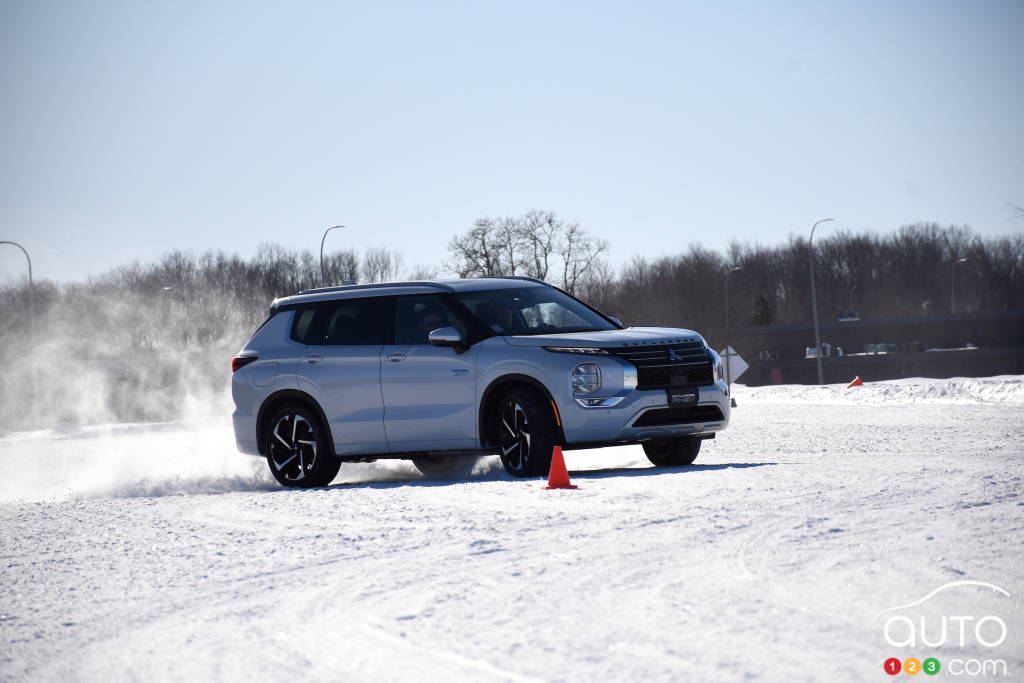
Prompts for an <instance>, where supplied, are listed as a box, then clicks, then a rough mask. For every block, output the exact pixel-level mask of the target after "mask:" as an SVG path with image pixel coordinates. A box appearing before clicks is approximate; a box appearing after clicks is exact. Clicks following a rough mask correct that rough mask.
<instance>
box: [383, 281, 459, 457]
mask: <svg viewBox="0 0 1024 683" xmlns="http://www.w3.org/2000/svg"><path fill="white" fill-rule="evenodd" d="M441 327H454V328H456V329H457V330H459V331H460V332H461V333H462V335H463V338H466V335H467V327H466V324H465V322H464V321H463V320H462V319H461V318H460V317H459V315H458V314H457V313H456V311H455V309H454V308H453V307H451V306H450V305H449V304H448V302H447V301H445V299H444V297H442V296H440V295H437V294H422V295H421V294H417V295H410V296H399V297H396V298H395V299H394V326H393V330H394V339H393V340H392V341H393V343H392V344H388V345H385V346H384V348H383V350H382V351H381V392H382V394H383V396H384V430H385V432H386V433H387V438H388V446H389V448H390V450H391V452H392V453H402V452H407V451H424V450H460V449H467V448H475V447H476V446H477V415H476V355H477V348H475V347H470V348H469V349H467V350H466V351H465V352H464V353H461V354H460V353H456V351H455V349H453V348H450V347H441V346H431V344H430V342H429V341H428V340H427V335H428V334H429V333H430V332H431V331H432V330H436V329H438V328H441Z"/></svg>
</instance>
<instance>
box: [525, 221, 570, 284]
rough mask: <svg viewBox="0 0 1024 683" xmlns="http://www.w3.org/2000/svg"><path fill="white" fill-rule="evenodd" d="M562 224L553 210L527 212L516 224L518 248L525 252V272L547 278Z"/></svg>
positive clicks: (532, 275) (543, 278)
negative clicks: (519, 244)
mask: <svg viewBox="0 0 1024 683" xmlns="http://www.w3.org/2000/svg"><path fill="white" fill-rule="evenodd" d="M563 227H564V224H563V223H562V221H561V219H559V218H558V215H557V214H555V212H553V211H538V210H536V209H534V210H532V211H529V212H527V214H526V215H525V216H523V217H522V218H521V219H520V221H519V225H518V230H519V240H520V243H521V246H520V249H521V250H522V251H523V252H525V254H524V257H525V258H524V261H525V263H524V265H525V268H526V274H527V275H529V276H530V277H535V278H538V279H540V280H547V278H548V272H549V271H550V269H551V257H552V255H553V254H554V253H555V249H556V247H557V241H558V235H559V234H560V233H561V231H562V229H563Z"/></svg>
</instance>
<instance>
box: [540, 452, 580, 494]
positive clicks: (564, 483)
mask: <svg viewBox="0 0 1024 683" xmlns="http://www.w3.org/2000/svg"><path fill="white" fill-rule="evenodd" d="M578 488H579V486H573V485H572V484H570V483H569V470H567V469H565V458H564V457H562V447H561V446H555V450H553V451H552V452H551V472H549V473H548V485H547V486H545V487H544V490H545V491H550V490H551V489H578Z"/></svg>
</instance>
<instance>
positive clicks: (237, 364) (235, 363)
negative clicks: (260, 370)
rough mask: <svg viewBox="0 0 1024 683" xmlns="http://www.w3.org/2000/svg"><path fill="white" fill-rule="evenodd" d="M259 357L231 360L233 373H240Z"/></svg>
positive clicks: (243, 357)
mask: <svg viewBox="0 0 1024 683" xmlns="http://www.w3.org/2000/svg"><path fill="white" fill-rule="evenodd" d="M258 357H259V356H235V357H234V358H232V359H231V372H238V371H239V370H241V369H242V368H244V367H245V366H246V365H248V364H249V363H251V362H253V361H254V360H256V359H257V358H258Z"/></svg>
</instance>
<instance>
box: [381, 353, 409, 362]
mask: <svg viewBox="0 0 1024 683" xmlns="http://www.w3.org/2000/svg"><path fill="white" fill-rule="evenodd" d="M384 359H385V360H389V361H391V362H392V363H401V362H402V361H403V360H405V354H404V353H389V354H388V355H386V356H384Z"/></svg>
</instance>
